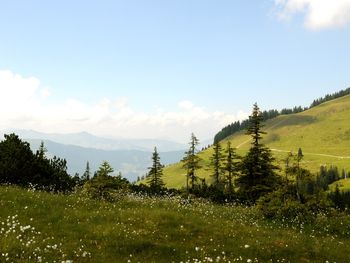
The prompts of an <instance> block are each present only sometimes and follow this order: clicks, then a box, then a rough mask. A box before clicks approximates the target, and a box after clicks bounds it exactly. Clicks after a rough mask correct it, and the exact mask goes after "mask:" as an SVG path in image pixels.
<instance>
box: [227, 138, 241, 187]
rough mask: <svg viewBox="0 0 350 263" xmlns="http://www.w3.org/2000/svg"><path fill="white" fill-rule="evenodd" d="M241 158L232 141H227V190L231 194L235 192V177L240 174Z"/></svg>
mask: <svg viewBox="0 0 350 263" xmlns="http://www.w3.org/2000/svg"><path fill="white" fill-rule="evenodd" d="M237 159H239V157H238V155H237V154H236V153H235V149H234V148H232V146H231V142H230V141H228V142H227V148H226V163H225V166H224V170H225V172H226V182H227V191H228V193H229V194H232V193H233V178H234V177H235V176H237V175H238V174H239V161H237Z"/></svg>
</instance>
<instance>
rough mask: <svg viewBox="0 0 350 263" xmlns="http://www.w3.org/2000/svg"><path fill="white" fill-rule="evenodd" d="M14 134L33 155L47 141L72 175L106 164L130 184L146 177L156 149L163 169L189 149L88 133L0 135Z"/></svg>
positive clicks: (176, 160)
mask: <svg viewBox="0 0 350 263" xmlns="http://www.w3.org/2000/svg"><path fill="white" fill-rule="evenodd" d="M12 132H14V133H15V134H17V135H18V136H19V137H20V138H21V139H22V140H25V141H28V142H29V143H30V145H31V148H32V150H33V151H34V152H35V151H36V150H37V149H38V148H39V145H40V143H41V141H44V144H45V147H46V149H47V151H48V152H47V156H48V157H50V158H52V157H53V156H54V155H56V156H58V157H61V158H65V159H66V160H67V163H68V172H69V173H70V174H71V175H74V174H75V173H79V174H80V175H81V174H82V173H83V172H84V171H85V167H86V162H87V161H89V164H90V169H91V172H92V173H93V172H94V171H96V170H97V169H98V167H99V166H100V164H101V163H102V162H103V161H104V160H106V161H108V162H109V163H110V164H111V165H112V167H113V168H114V170H115V173H117V172H119V171H120V172H121V173H122V175H123V176H124V177H126V178H127V179H128V180H130V181H134V180H136V178H137V176H142V175H145V174H146V172H147V168H148V167H149V166H150V165H151V156H152V152H153V150H154V147H155V146H157V149H158V151H159V152H160V157H161V162H162V163H163V164H164V165H168V164H171V163H175V162H178V161H179V160H180V159H181V158H182V157H183V155H184V152H185V150H186V148H187V146H186V145H185V144H180V143H177V142H173V141H170V140H158V139H154V140H153V139H135V140H133V139H110V138H102V137H98V136H95V135H92V134H89V133H87V132H82V133H73V134H48V133H41V132H37V131H33V130H7V131H3V132H2V133H0V134H1V137H2V135H3V134H8V133H12Z"/></svg>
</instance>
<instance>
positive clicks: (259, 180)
mask: <svg viewBox="0 0 350 263" xmlns="http://www.w3.org/2000/svg"><path fill="white" fill-rule="evenodd" d="M262 120H263V117H262V114H261V112H260V109H259V107H258V105H257V104H256V103H255V104H254V107H253V112H252V115H251V116H250V117H249V126H248V129H247V133H246V134H248V135H250V136H251V137H252V143H251V147H250V149H249V151H248V153H247V154H246V156H244V158H243V159H242V164H241V175H240V176H239V177H238V179H237V180H236V183H237V185H238V186H239V192H240V194H241V195H242V196H243V197H245V198H246V199H247V201H248V202H252V203H255V201H256V200H257V199H259V197H261V196H263V195H265V194H266V193H269V192H271V191H273V190H274V189H275V187H276V185H277V183H278V182H279V177H278V176H277V174H276V173H275V170H276V169H277V167H276V166H275V165H274V164H273V161H274V158H273V157H272V154H271V151H270V149H269V148H267V147H266V146H265V145H264V144H262V143H261V139H262V135H263V134H265V132H263V131H262V130H261V129H262V127H263V124H262V123H261V122H262Z"/></svg>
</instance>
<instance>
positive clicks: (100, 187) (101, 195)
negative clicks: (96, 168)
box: [82, 175, 128, 202]
mask: <svg viewBox="0 0 350 263" xmlns="http://www.w3.org/2000/svg"><path fill="white" fill-rule="evenodd" d="M127 190H128V185H127V184H126V183H125V182H124V181H122V180H119V177H113V176H106V175H98V176H96V177H94V178H92V179H91V180H90V181H87V182H86V183H85V184H84V186H83V190H82V192H83V193H84V194H86V195H87V196H88V197H90V198H93V199H101V200H105V201H111V202H112V201H116V200H118V199H120V198H121V197H122V196H123V195H125V194H126V192H127Z"/></svg>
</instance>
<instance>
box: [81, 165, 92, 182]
mask: <svg viewBox="0 0 350 263" xmlns="http://www.w3.org/2000/svg"><path fill="white" fill-rule="evenodd" d="M90 177H91V171H90V164H89V162H86V168H85V172H84V173H83V177H82V180H83V181H84V182H86V181H89V180H90Z"/></svg>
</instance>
